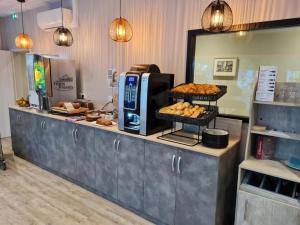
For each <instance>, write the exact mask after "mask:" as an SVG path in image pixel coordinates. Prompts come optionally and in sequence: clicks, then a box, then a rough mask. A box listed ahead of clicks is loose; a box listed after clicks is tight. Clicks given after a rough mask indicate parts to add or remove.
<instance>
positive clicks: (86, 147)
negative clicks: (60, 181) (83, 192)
mask: <svg viewBox="0 0 300 225" xmlns="http://www.w3.org/2000/svg"><path fill="white" fill-rule="evenodd" d="M94 140H95V129H94V128H91V127H87V126H82V125H76V127H75V131H74V141H75V148H74V155H75V157H76V170H75V179H76V180H77V181H78V182H79V183H80V184H82V185H84V186H87V187H89V188H95V187H96V159H95V156H96V154H95V142H94Z"/></svg>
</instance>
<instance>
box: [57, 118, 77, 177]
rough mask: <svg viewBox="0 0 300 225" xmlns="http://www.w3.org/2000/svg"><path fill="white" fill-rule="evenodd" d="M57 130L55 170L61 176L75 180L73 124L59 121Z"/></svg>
mask: <svg viewBox="0 0 300 225" xmlns="http://www.w3.org/2000/svg"><path fill="white" fill-rule="evenodd" d="M59 123H60V124H59V130H57V133H58V137H57V149H58V152H57V154H56V156H52V157H53V159H54V158H55V162H54V164H55V166H54V168H55V170H57V171H58V172H59V173H60V174H61V175H63V176H65V177H67V178H70V179H72V180H76V154H75V152H76V148H77V146H76V143H75V137H74V132H75V127H76V126H75V124H73V123H69V122H65V121H59Z"/></svg>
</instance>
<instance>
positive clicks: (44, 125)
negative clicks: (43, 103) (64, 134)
mask: <svg viewBox="0 0 300 225" xmlns="http://www.w3.org/2000/svg"><path fill="white" fill-rule="evenodd" d="M45 128H46V121H45V120H44V121H43V129H45Z"/></svg>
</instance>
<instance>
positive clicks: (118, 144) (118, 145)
mask: <svg viewBox="0 0 300 225" xmlns="http://www.w3.org/2000/svg"><path fill="white" fill-rule="evenodd" d="M119 147H120V140H118V143H117V152H118V153H119V152H120V151H119Z"/></svg>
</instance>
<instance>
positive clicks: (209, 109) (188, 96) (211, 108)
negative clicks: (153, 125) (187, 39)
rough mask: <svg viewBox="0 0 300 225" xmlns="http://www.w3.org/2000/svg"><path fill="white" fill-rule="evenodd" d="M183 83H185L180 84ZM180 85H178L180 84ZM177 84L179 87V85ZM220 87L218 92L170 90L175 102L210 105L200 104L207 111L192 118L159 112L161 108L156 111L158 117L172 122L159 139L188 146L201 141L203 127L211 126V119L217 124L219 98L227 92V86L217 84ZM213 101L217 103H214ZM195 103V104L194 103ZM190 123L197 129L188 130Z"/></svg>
mask: <svg viewBox="0 0 300 225" xmlns="http://www.w3.org/2000/svg"><path fill="white" fill-rule="evenodd" d="M180 85H183V84H180ZM180 85H178V86H180ZM178 86H177V87H178ZM217 87H218V88H219V89H220V92H218V93H216V94H211V95H207V94H193V93H179V92H172V91H171V92H170V93H169V95H170V97H172V98H173V101H174V103H175V102H178V101H179V100H181V101H182V100H183V101H185V102H189V103H191V104H193V101H205V102H208V105H199V106H201V107H205V108H206V113H205V114H203V115H200V116H199V117H198V118H190V117H185V116H179V115H173V114H166V113H159V110H157V111H156V118H157V119H161V120H168V121H170V122H171V124H170V125H171V128H169V129H165V130H163V131H162V135H160V136H159V137H158V139H162V140H166V141H170V142H175V143H179V144H183V145H187V146H195V145H197V144H199V143H201V127H207V128H208V127H209V124H210V122H211V121H214V127H215V126H216V117H217V115H218V112H219V110H218V109H219V108H218V99H220V98H221V97H222V96H224V95H225V94H226V93H227V86H223V85H220V86H217ZM212 102H214V103H215V104H214V105H212ZM193 105H195V104H193ZM177 123H181V124H182V126H181V127H180V128H178V127H177V126H176V125H177ZM188 125H193V126H194V127H196V131H194V132H188V131H186V130H187V129H186V127H188Z"/></svg>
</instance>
